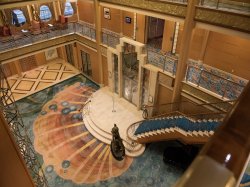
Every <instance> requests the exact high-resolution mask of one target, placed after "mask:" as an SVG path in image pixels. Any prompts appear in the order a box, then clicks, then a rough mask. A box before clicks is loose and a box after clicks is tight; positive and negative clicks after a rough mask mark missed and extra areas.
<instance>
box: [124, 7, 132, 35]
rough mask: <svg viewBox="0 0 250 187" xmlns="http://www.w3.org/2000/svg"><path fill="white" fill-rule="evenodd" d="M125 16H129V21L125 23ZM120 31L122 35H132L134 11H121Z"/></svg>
mask: <svg viewBox="0 0 250 187" xmlns="http://www.w3.org/2000/svg"><path fill="white" fill-rule="evenodd" d="M126 17H130V18H131V23H126V22H125V19H126ZM121 21H122V24H123V26H122V33H123V35H124V36H127V37H129V38H133V35H134V13H133V12H127V11H122V20H121Z"/></svg>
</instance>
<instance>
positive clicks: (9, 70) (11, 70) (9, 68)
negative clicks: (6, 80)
mask: <svg viewBox="0 0 250 187" xmlns="http://www.w3.org/2000/svg"><path fill="white" fill-rule="evenodd" d="M15 63H16V61H13V62H10V63H8V64H3V65H2V68H3V71H4V74H5V76H6V77H11V76H12V75H15V74H18V71H17V69H16V66H15Z"/></svg>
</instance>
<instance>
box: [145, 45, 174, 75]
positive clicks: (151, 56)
mask: <svg viewBox="0 0 250 187" xmlns="http://www.w3.org/2000/svg"><path fill="white" fill-rule="evenodd" d="M147 57H148V59H147V62H148V64H152V65H154V66H157V67H159V68H160V69H162V71H163V72H168V73H170V74H171V75H172V76H175V74H176V68H177V62H178V58H177V57H176V56H173V55H171V54H169V53H161V52H158V51H156V50H154V49H152V48H149V47H148V48H147Z"/></svg>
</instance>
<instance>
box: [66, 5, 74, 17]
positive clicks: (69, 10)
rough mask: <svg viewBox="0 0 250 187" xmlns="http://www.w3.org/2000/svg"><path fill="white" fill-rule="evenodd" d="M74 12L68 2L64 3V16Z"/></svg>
mask: <svg viewBox="0 0 250 187" xmlns="http://www.w3.org/2000/svg"><path fill="white" fill-rule="evenodd" d="M73 14H74V9H73V7H72V5H71V3H70V2H66V3H65V9H64V16H72V15H73Z"/></svg>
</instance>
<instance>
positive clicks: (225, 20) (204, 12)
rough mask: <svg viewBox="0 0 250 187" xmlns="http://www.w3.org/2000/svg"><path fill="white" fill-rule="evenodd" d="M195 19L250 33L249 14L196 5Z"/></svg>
mask: <svg viewBox="0 0 250 187" xmlns="http://www.w3.org/2000/svg"><path fill="white" fill-rule="evenodd" d="M195 20H196V21H201V22H204V23H209V24H213V25H218V26H223V27H227V28H231V29H234V30H239V31H244V32H248V33H250V16H249V15H243V14H237V13H232V12H226V11H221V10H214V9H206V8H202V7H197V8H196V15H195Z"/></svg>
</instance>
